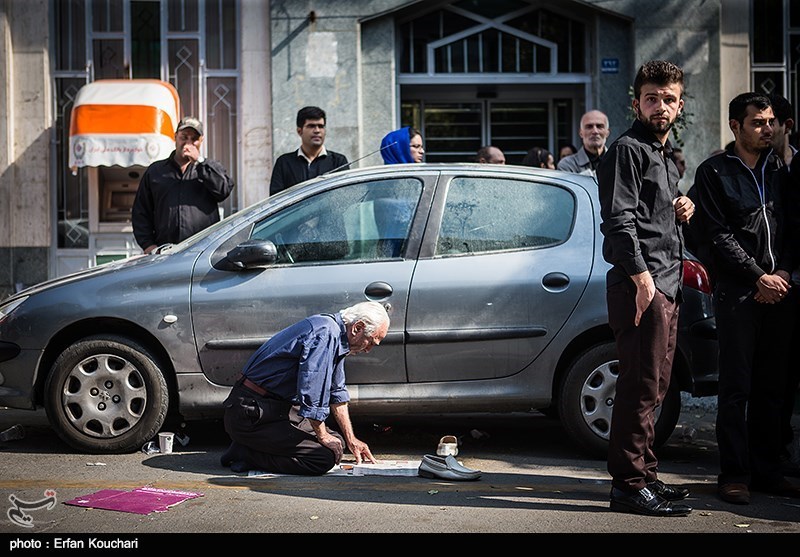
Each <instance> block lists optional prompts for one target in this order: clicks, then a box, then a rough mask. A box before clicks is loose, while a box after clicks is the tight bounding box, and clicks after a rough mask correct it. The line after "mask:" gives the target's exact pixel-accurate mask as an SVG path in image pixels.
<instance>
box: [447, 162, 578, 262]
mask: <svg viewBox="0 0 800 557" xmlns="http://www.w3.org/2000/svg"><path fill="white" fill-rule="evenodd" d="M574 217H575V199H574V197H573V196H572V194H571V193H570V192H569V191H568V190H566V189H564V188H561V187H558V186H555V185H551V184H542V183H537V182H529V181H524V180H513V179H497V178H492V179H488V178H478V177H474V178H473V177H459V178H454V179H453V180H452V181H451V182H450V186H449V188H448V191H447V202H446V204H445V209H444V214H443V215H442V224H441V228H440V231H439V239H438V241H437V244H436V254H437V255H448V254H464V253H481V252H489V251H498V250H516V249H523V248H544V247H548V246H553V245H556V244H560V243H562V242H564V241H565V240H566V239H567V238H568V237H569V235H570V232H571V231H572V224H573V220H574Z"/></svg>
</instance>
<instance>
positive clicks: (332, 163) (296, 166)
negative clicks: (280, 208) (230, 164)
mask: <svg viewBox="0 0 800 557" xmlns="http://www.w3.org/2000/svg"><path fill="white" fill-rule="evenodd" d="M325 119H326V118H325V111H324V110H322V109H321V108H319V107H316V106H306V107H304V108H301V109H300V110H299V111H298V112H297V135H299V136H300V148H299V149H297V151H292V152H290V153H284V154H283V155H281V156H280V157H278V160H277V161H275V166H273V167H272V179H271V180H270V183H269V194H270V195H275V194H276V193H278V192H280V191H283V190H285V189H286V188H290V187H292V186H294V185H295V184H299V183H300V182H305V181H306V180H308V179H310V178H315V177H317V176H320V175H321V174H325V173H326V172H331V171H333V170H345V169H346V168H348V166H347V162H348V161H347V157H345V156H344V155H342V154H340V153H334V152H333V151H328V150H327V149H325Z"/></svg>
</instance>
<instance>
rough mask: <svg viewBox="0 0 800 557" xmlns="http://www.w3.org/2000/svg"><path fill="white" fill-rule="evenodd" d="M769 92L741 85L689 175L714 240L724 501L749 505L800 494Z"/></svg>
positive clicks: (786, 244) (779, 165)
mask: <svg viewBox="0 0 800 557" xmlns="http://www.w3.org/2000/svg"><path fill="white" fill-rule="evenodd" d="M774 120H775V116H774V114H773V110H772V107H771V105H770V101H769V98H767V97H765V96H763V95H759V94H757V93H743V94H741V95H739V96H737V97H736V98H734V99H733V100H732V101H731V103H730V105H729V125H730V128H731V131H733V135H734V138H735V141H734V144H733V146H732V147H731V148H729V149H728V150H727V151H725V152H723V153H720V154H718V155H715V156H712V157H710V158H708V159H706V160H705V161H704V162H703V163H702V164H701V165H700V166H699V167H698V169H697V172H696V174H695V184H694V190H695V191H694V192H693V193H694V194H695V196H696V199H697V203H698V208H697V211H698V216H700V217H701V218H702V221H701V222H702V228H703V231H702V232H703V233H702V238H704V239H705V240H706V241H708V242H710V255H711V257H712V259H713V266H714V274H715V286H714V309H715V314H716V323H717V335H718V339H719V353H720V358H719V397H718V409H717V424H716V435H717V443H718V445H719V456H720V473H719V476H718V478H717V482H718V489H719V496H720V498H721V499H722V500H724V501H726V502H729V503H735V504H747V503H749V502H750V489H753V490H758V491H764V492H767V493H773V494H778V495H784V496H791V497H800V489H798V488H797V487H795V486H794V485H792V484H791V483H790V482H789V481H788V480H786V479H785V478H784V476H783V474H782V473H781V469H780V463H779V449H780V409H781V404H782V400H783V395H784V393H783V390H784V387H785V384H786V380H785V377H786V369H787V367H786V366H787V358H788V345H789V341H790V339H791V333H792V311H791V310H792V308H791V305H790V304H789V303H788V302H787V301H785V297H786V295H787V294H788V292H789V287H790V284H789V280H790V273H791V270H792V266H793V261H792V254H791V245H790V238H789V237H788V233H789V229H788V228H787V226H786V224H787V217H788V208H787V206H786V203H787V197H786V195H787V190H786V185H787V169H786V166H785V163H784V161H783V159H782V157H780V156H777V155H776V154H775V153H774V152H773V150H772V148H771V142H772V134H773V123H774Z"/></svg>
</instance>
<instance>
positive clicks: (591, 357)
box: [558, 342, 681, 459]
mask: <svg viewBox="0 0 800 557" xmlns="http://www.w3.org/2000/svg"><path fill="white" fill-rule="evenodd" d="M618 363H619V360H618V359H617V349H616V345H615V344H614V343H613V342H606V343H602V344H598V345H595V346H593V347H592V348H589V349H588V350H586V351H585V352H583V353H582V354H580V355H579V356H578V357H577V358H575V360H573V362H572V364H571V365H570V366H569V368H568V370H567V372H566V375H565V376H564V379H563V381H562V384H561V389H560V393H559V405H558V409H559V416H560V418H561V423H562V425H563V427H564V429H565V430H566V431H567V434H568V435H569V436H570V438H572V439H573V440H574V441H575V442H576V443H577V444H578V446H580V447H581V448H582V449H583V450H584V451H585V452H586V453H587V454H588V455H590V456H592V457H594V458H602V459H605V458H606V457H607V456H608V436H609V433H610V431H611V413H612V411H613V409H614V398H615V396H616V385H617V375H618V369H617V367H618ZM680 411H681V398H680V390H679V388H678V384H677V381H672V384H671V385H670V388H669V391H668V392H667V395H666V397H665V399H664V401H663V403H662V404H661V406H660V407H659V408H658V409H657V410H656V423H655V440H654V446H655V447H656V448H657V447H660V446H661V445H663V444H664V443H665V442H666V441H667V439H669V437H670V435H672V432H673V431H674V430H675V426H676V424H677V423H678V418H679V416H680Z"/></svg>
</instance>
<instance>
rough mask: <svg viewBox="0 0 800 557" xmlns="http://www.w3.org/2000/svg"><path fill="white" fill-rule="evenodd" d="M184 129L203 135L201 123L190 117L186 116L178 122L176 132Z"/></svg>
mask: <svg viewBox="0 0 800 557" xmlns="http://www.w3.org/2000/svg"><path fill="white" fill-rule="evenodd" d="M186 128H192V129H193V130H195V131H196V132H197V133H199V134H200V135H203V122H201V121H200V120H198V119H197V118H194V117H192V116H187V117H186V118H183V119H182V120H181V121H180V122H178V129H177V130H176V131H181V130H184V129H186Z"/></svg>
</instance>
